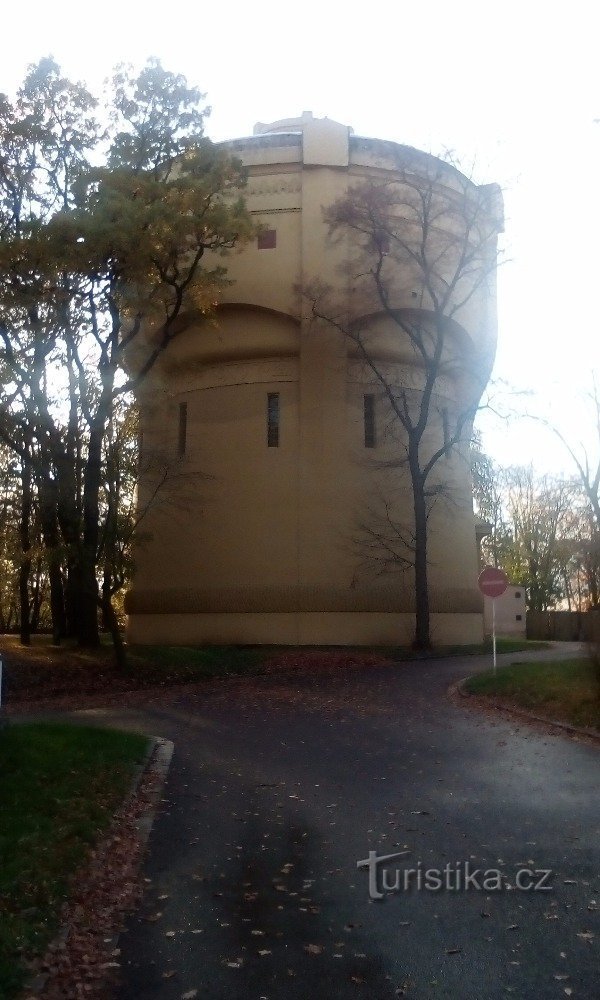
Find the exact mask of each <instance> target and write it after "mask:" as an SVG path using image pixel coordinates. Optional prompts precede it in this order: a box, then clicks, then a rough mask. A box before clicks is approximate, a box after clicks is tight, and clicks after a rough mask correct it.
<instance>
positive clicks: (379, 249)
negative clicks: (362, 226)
mask: <svg viewBox="0 0 600 1000" xmlns="http://www.w3.org/2000/svg"><path fill="white" fill-rule="evenodd" d="M371 245H372V247H373V250H374V251H375V252H376V253H379V254H381V255H382V257H385V256H386V254H388V253H389V252H390V238H389V236H388V234H387V233H386V231H385V229H376V230H375V231H374V233H373V236H372V237H371Z"/></svg>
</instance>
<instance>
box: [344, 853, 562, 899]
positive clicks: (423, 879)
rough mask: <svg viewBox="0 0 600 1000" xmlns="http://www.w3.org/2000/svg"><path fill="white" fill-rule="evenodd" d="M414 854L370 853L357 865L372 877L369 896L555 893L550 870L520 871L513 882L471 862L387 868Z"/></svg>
mask: <svg viewBox="0 0 600 1000" xmlns="http://www.w3.org/2000/svg"><path fill="white" fill-rule="evenodd" d="M407 854H410V851H397V852H396V853H394V854H377V851H369V856H368V858H364V859H363V860H362V861H357V862H356V867H357V868H366V869H367V871H368V875H369V896H370V898H371V899H383V898H384V896H386V895H387V894H389V893H394V892H411V891H416V892H421V891H423V890H425V891H426V892H469V891H471V890H475V891H476V892H502V891H503V890H505V889H512V888H515V889H518V890H520V891H521V892H551V891H552V888H553V887H552V886H551V885H549V879H550V878H551V876H552V870H551V869H550V868H533V869H532V868H517V870H516V872H515V874H514V876H513V878H512V881H510V882H509V880H508V879H507V877H506V874H505V873H504V872H502V871H501V870H500V869H499V868H475V867H474V866H473V865H471V864H470V862H469V861H454V862H452V861H448V863H447V864H445V865H444V867H443V868H429V867H425V865H424V864H423V862H422V861H418V862H417V864H416V867H414V868H394V869H390V868H388V867H387V865H388V863H389V862H390V861H396V860H397V859H398V858H403V857H406V855H407Z"/></svg>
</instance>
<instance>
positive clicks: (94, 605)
mask: <svg viewBox="0 0 600 1000" xmlns="http://www.w3.org/2000/svg"><path fill="white" fill-rule="evenodd" d="M102 434H103V426H101V425H100V424H99V423H98V424H97V425H96V426H94V427H92V429H91V431H90V439H89V445H88V456H87V461H86V464H85V472H84V480H83V545H82V549H81V562H80V572H81V591H80V605H79V620H78V622H77V641H78V643H79V645H80V646H87V647H95V646H98V645H100V634H99V631H98V604H99V598H98V581H97V579H96V557H97V553H98V540H99V534H100V528H99V518H100V487H101V484H102Z"/></svg>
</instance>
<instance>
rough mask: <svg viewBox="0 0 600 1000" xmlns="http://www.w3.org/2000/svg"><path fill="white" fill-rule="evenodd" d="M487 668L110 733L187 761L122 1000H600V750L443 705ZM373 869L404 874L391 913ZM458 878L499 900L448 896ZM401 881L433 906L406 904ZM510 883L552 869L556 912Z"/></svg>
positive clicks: (163, 826) (408, 672)
mask: <svg viewBox="0 0 600 1000" xmlns="http://www.w3.org/2000/svg"><path fill="white" fill-rule="evenodd" d="M558 652H560V651H558ZM554 655H556V651H553V653H551V654H547V653H544V654H538V657H541V658H545V657H547V656H554ZM563 655H564V653H563ZM515 658H519V657H515V656H512V657H508V659H515ZM530 658H531V657H530ZM488 665H489V662H488V660H487V659H485V658H483V657H481V658H480V657H477V658H474V657H469V658H468V659H465V660H459V659H448V660H438V661H425V662H414V663H412V662H411V663H404V664H400V665H398V667H396V668H376V669H369V670H362V671H353V672H349V673H346V674H344V675H343V676H339V675H336V676H333V677H332V675H328V676H324V677H319V678H318V679H315V678H303V679H298V680H296V681H289V680H283V679H272V678H257V679H253V680H252V681H232V682H230V683H227V684H225V685H224V686H220V685H219V686H215V687H210V689H209V687H208V686H207V688H206V689H205V690H204V691H202V692H201V693H200V694H194V695H191V694H190V693H189V692H188V693H184V694H182V695H181V696H178V698H177V699H176V700H175V702H174V703H173V704H171V705H169V706H168V707H166V706H164V705H161V704H156V705H155V706H154V707H151V708H150V709H148V710H147V711H146V710H144V712H134V711H128V712H123V713H122V714H119V713H115V712H114V711H111V712H110V713H107V716H110V722H111V724H116V723H120V724H122V725H127V726H133V727H135V728H140V729H144V730H146V731H148V732H152V733H154V734H156V735H160V736H164V737H167V738H169V739H172V740H174V742H175V754H174V757H173V762H172V766H171V771H170V775H169V779H168V783H167V787H166V789H165V793H164V794H165V801H164V802H163V808H162V810H161V812H160V814H159V816H158V817H157V821H156V823H155V826H154V828H153V831H152V834H151V839H150V845H149V856H148V861H147V864H146V870H145V875H146V877H147V880H148V881H147V890H146V893H145V897H144V901H143V905H142V908H141V909H140V910H139V911H138V913H136V914H135V915H133V916H132V918H131V919H130V921H129V924H128V928H127V931H126V933H124V934H123V935H122V940H121V943H120V946H121V962H122V966H123V974H122V986H121V989H120V992H119V994H118V997H119V1000H154V998H160V1000H180V998H181V997H182V996H186V994H189V996H190V997H192V996H198V997H200V998H203V997H206V998H214V1000H216V998H228V1000H232V998H233V1000H235V998H240V1000H241V998H244V1000H245V998H254V1000H261V998H264V1000H284V998H285V1000H296V998H299V1000H300V998H301V1000H306V998H310V997H319V998H320V997H324V998H327V1000H334V998H355V997H368V998H382V1000H383V998H388V997H397V996H407V997H413V998H427V1000H437V998H442V997H443V998H453V1000H487V998H494V1000H495V998H506V997H521V998H528V1000H544V998H560V997H565V996H573V997H574V998H585V1000H593V998H600V959H599V956H600V949H599V942H600V926H599V924H600V920H599V912H600V884H599V878H598V875H599V871H600V795H599V794H598V789H599V776H600V746H598V745H596V746H593V745H590V744H586V743H583V742H578V741H576V740H573V739H570V738H568V737H564V736H559V735H556V734H552V733H547V732H544V731H543V730H542V729H537V730H532V729H531V728H529V727H528V726H527V725H526V724H524V723H523V724H522V723H520V722H518V723H515V722H513V721H509V720H507V719H506V717H502V718H499V717H495V716H489V715H484V714H480V713H479V712H475V711H473V710H472V709H470V708H468V707H467V706H464V705H462V704H458V705H457V704H454V703H451V702H450V701H449V700H448V699H447V697H446V691H447V688H448V685H449V683H450V682H451V681H453V680H456V679H458V678H460V677H463V676H465V675H466V674H468V673H473V672H475V670H478V669H482V668H483V667H484V666H485V667H487V666H488ZM96 714H98V713H96ZM101 715H102V713H100V716H101ZM107 721H108V720H107ZM369 851H376V852H377V854H378V855H381V854H391V853H392V852H400V851H407V852H409V853H408V854H406V855H403V856H402V857H400V858H398V859H396V860H392V861H390V862H389V863H388V866H387V871H388V876H387V878H388V882H387V884H388V886H391V887H392V888H393V886H394V882H395V873H396V869H398V870H400V872H401V875H400V879H401V885H400V888H399V889H398V891H390V892H385V893H384V898H383V899H382V900H372V899H370V898H369V886H368V872H367V870H366V869H364V868H363V869H357V861H359V860H361V859H366V858H367V856H368V852H369ZM467 862H468V863H469V864H470V866H471V871H473V869H478V870H486V871H488V873H489V871H492V872H494V871H496V870H497V871H500V872H501V873H502V879H501V885H502V888H500V889H496V888H494V886H495V885H496V883H497V882H498V880H499V878H498V876H495V875H491V876H489V877H490V878H491V882H488V891H485V890H484V889H483V887H482V888H481V889H478V888H477V887H476V886H472V887H471V888H470V889H469V890H467V891H463V890H458V889H456V888H453V886H454V885H456V878H457V873H458V872H459V871H460V872H461V873H462V874H463V875H464V872H465V865H466V863H467ZM445 866H448V868H445ZM409 867H410V868H413V869H415V870H416V871H417V872H418V871H419V870H421V872H422V873H424V871H425V870H426V869H429V870H431V869H435V870H440V871H441V876H440V877H441V878H442V882H443V887H442V888H441V889H440V890H438V891H433V889H426V888H424V887H422V888H421V890H420V891H419V889H418V888H417V887H416V886H415V885H414V884H413V885H412V886H410V887H409V888H408V889H405V888H404V887H403V885H402V880H403V879H404V877H405V876H404V870H405V869H406V868H409ZM519 868H528V869H530V870H532V871H533V870H541V869H550V870H551V873H552V874H551V876H549V879H548V881H549V884H550V886H551V889H550V891H533V890H529V891H519V890H518V889H517V888H516V884H515V879H516V873H517V871H518V869H519ZM446 872H447V874H446ZM410 878H411V879H412V880H413V883H414V882H415V881H416V878H417V876H416V875H413V876H410ZM421 878H422V879H423V880H424V874H422V876H421ZM475 878H476V880H477V879H479V881H480V880H481V876H475ZM446 880H447V881H448V884H447V885H446ZM431 881H432V879H431V876H430V884H431ZM433 881H435V880H433ZM378 889H379V891H381V871H380V873H379V879H378ZM157 915H158V916H157ZM194 990H197V994H195V993H193V991H194Z"/></svg>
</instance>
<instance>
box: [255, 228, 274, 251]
mask: <svg viewBox="0 0 600 1000" xmlns="http://www.w3.org/2000/svg"><path fill="white" fill-rule="evenodd" d="M276 246H277V230H276V229H263V231H262V233H259V234H258V249H259V250H274V249H275V247H276Z"/></svg>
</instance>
